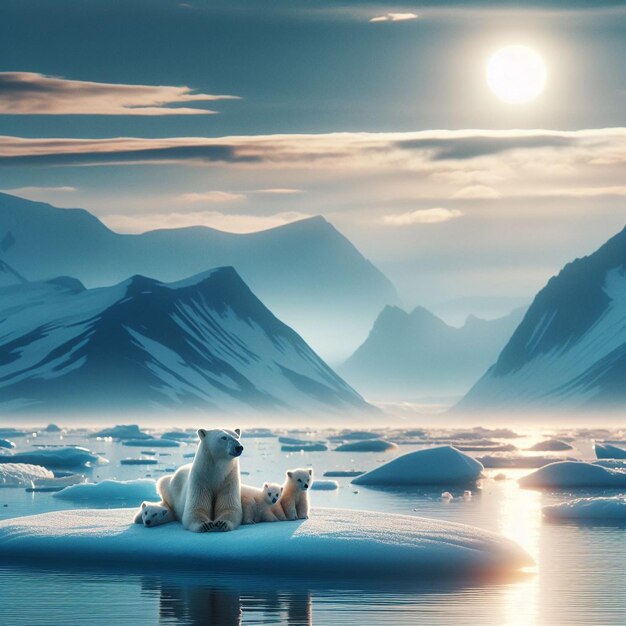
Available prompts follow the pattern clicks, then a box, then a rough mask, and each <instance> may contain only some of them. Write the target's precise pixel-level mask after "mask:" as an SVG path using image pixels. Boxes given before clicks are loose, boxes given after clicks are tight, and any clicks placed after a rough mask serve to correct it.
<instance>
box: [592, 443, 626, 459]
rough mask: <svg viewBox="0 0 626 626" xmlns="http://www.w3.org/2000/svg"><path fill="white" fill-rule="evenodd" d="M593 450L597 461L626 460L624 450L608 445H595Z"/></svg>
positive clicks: (625, 451)
mask: <svg viewBox="0 0 626 626" xmlns="http://www.w3.org/2000/svg"><path fill="white" fill-rule="evenodd" d="M595 450H596V456H597V457H598V458H599V459H626V450H624V448H618V447H617V446H612V445H611V444H610V443H596V445H595Z"/></svg>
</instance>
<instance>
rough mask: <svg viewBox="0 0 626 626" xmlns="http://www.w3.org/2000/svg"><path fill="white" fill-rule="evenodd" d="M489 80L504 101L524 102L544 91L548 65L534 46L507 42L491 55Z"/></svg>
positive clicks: (509, 102)
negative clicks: (532, 47)
mask: <svg viewBox="0 0 626 626" xmlns="http://www.w3.org/2000/svg"><path fill="white" fill-rule="evenodd" d="M487 84H488V85H489V88H490V89H491V91H493V93H494V94H496V96H498V98H500V100H502V101H503V102H506V103H508V104H525V103H527V102H531V101H532V100H535V98H537V97H538V96H539V95H540V94H541V92H542V91H543V89H544V87H545V85H546V66H545V64H544V62H543V59H542V58H541V56H539V54H537V53H536V52H535V51H534V50H531V49H530V48H528V47H526V46H519V45H515V46H506V47H505V48H501V49H500V50H498V51H497V52H496V53H495V54H494V55H493V56H492V57H491V59H489V62H488V63H487Z"/></svg>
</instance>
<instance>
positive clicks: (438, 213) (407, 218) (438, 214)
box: [382, 208, 463, 226]
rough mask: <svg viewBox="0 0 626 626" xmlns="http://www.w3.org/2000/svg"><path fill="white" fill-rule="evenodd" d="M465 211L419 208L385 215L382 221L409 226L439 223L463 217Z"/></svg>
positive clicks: (392, 224)
mask: <svg viewBox="0 0 626 626" xmlns="http://www.w3.org/2000/svg"><path fill="white" fill-rule="evenodd" d="M461 215H463V213H462V212H461V211H459V210H458V209H443V208H435V209H418V210H416V211H409V212H407V213H399V214H396V215H384V216H383V218H382V221H383V222H384V223H385V224H389V225H391V226H408V225H409V224H438V223H440V222H447V221H449V220H453V219H455V218H457V217H461Z"/></svg>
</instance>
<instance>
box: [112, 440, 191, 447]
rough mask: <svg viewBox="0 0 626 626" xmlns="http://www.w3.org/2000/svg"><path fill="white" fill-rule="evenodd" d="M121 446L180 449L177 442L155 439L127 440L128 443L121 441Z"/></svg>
mask: <svg viewBox="0 0 626 626" xmlns="http://www.w3.org/2000/svg"><path fill="white" fill-rule="evenodd" d="M122 445H124V446H131V447H134V448H143V447H148V448H180V442H179V441H174V440H173V439H157V438H156V437H149V438H147V439H129V440H128V441H123V442H122Z"/></svg>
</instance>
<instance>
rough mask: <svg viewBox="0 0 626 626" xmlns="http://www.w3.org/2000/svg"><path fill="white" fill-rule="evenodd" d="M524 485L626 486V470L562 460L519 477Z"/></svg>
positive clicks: (555, 486)
mask: <svg viewBox="0 0 626 626" xmlns="http://www.w3.org/2000/svg"><path fill="white" fill-rule="evenodd" d="M518 482H519V484H520V485H521V486H522V487H538V488H541V487H547V488H550V487H553V488H557V489H558V488H568V487H574V488H577V487H626V471H625V470H620V469H611V468H608V467H603V466H601V465H597V464H595V463H583V462H582V461H561V462H559V463H551V464H550V465H544V467H542V468H541V469H538V470H537V471H536V472H532V474H528V475H527V476H524V477H522V478H520V479H519V481H518Z"/></svg>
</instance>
